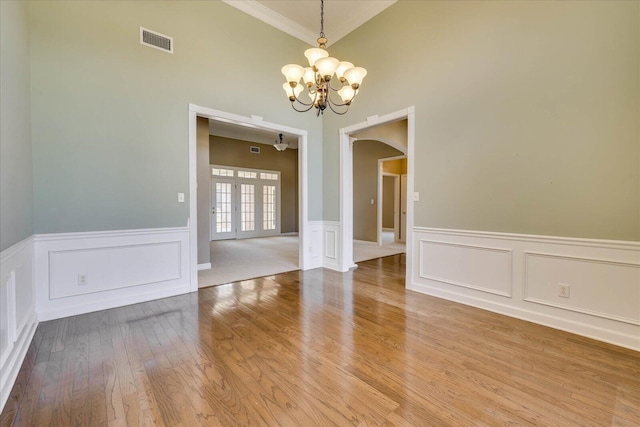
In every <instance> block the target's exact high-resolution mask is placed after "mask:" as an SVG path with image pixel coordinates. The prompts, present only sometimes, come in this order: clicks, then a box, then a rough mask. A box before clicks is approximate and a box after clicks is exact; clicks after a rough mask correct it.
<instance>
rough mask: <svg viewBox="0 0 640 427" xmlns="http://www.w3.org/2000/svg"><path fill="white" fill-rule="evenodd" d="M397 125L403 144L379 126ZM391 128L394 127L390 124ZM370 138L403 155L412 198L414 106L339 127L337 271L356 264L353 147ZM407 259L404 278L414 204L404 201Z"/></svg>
mask: <svg viewBox="0 0 640 427" xmlns="http://www.w3.org/2000/svg"><path fill="white" fill-rule="evenodd" d="M393 123H395V124H396V126H395V127H396V128H404V132H405V135H406V145H404V146H403V145H402V144H400V143H399V142H398V141H397V139H396V140H394V138H389V136H390V135H389V134H387V133H386V129H384V128H383V127H382V125H386V124H393ZM391 128H393V126H391ZM362 138H369V139H375V140H378V141H381V142H384V143H386V144H387V145H389V146H391V147H394V148H396V149H398V150H399V151H401V152H403V153H404V155H406V159H407V160H406V161H407V171H406V172H407V173H406V176H407V178H406V189H407V190H406V191H407V195H408V199H409V200H411V201H412V200H414V199H415V196H414V192H413V168H414V165H413V152H414V146H415V108H414V107H409V108H407V109H404V110H400V111H396V112H394V113H390V114H387V115H384V116H372V117H369V118H367V120H366V121H364V122H361V123H357V124H354V125H351V126H348V127H346V128H342V129H340V224H341V228H342V232H341V233H340V243H339V249H340V251H339V253H340V270H341V271H348V270H349V269H351V268H354V267H357V266H356V264H355V263H354V258H353V232H354V229H353V179H354V177H353V146H354V142H355V141H357V140H358V139H362ZM405 223H406V226H405V229H406V236H405V242H406V254H407V256H406V259H407V261H406V262H407V269H406V271H407V276H406V277H407V280H408V279H409V277H410V274H411V265H412V263H411V256H412V253H413V248H412V244H413V242H412V233H411V228H412V226H413V203H411V202H408V203H407V209H406V221H405Z"/></svg>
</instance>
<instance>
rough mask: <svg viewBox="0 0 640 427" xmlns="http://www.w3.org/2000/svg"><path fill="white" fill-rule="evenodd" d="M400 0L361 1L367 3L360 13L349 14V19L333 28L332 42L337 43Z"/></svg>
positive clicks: (363, 3)
mask: <svg viewBox="0 0 640 427" xmlns="http://www.w3.org/2000/svg"><path fill="white" fill-rule="evenodd" d="M397 1H398V0H384V1H382V0H378V1H368V2H361V3H362V5H366V8H361V9H359V10H358V13H352V14H348V16H349V19H348V20H347V21H345V22H344V23H343V24H342V25H340V26H339V27H336V28H333V29H332V30H331V39H330V40H331V42H332V44H333V43H336V42H337V41H338V40H340V39H342V38H343V37H345V36H346V35H347V34H349V33H350V32H352V31H353V30H355V29H356V28H358V27H360V26H361V25H362V24H364V23H365V22H367V21H368V20H370V19H371V18H373V17H374V16H376V15H377V14H379V13H380V12H382V11H383V10H385V9H386V8H388V7H389V6H391V5H392V4H394V3H396V2H397Z"/></svg>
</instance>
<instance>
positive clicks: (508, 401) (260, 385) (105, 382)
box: [0, 255, 640, 427]
mask: <svg viewBox="0 0 640 427" xmlns="http://www.w3.org/2000/svg"><path fill="white" fill-rule="evenodd" d="M405 268H406V263H405V260H404V256H403V255H400V256H393V257H387V258H383V259H378V260H372V261H368V262H363V263H360V264H359V267H358V268H357V269H356V270H354V271H350V272H347V273H338V272H335V271H330V270H323V269H316V270H310V271H305V272H301V271H294V272H290V273H284V274H280V275H276V276H269V277H265V278H260V279H254V280H247V281H242V282H237V283H233V284H228V285H222V286H218V287H213V288H206V289H200V290H199V291H198V292H197V293H193V294H188V295H181V296H177V297H172V298H166V299H162V300H156V301H150V302H145V303H141V304H134V305H130V306H126V307H120V308H117V309H113V310H105V311H100V312H96V313H89V314H85V315H81V316H74V317H70V318H66V319H59V320H55V321H50V322H43V323H41V324H40V325H39V326H38V328H37V330H36V332H35V335H34V339H33V341H32V343H31V345H30V347H29V351H28V353H27V357H26V358H25V361H24V363H23V366H22V368H21V370H20V373H19V374H18V380H17V381H16V384H15V386H14V388H13V390H12V392H11V395H10V397H9V401H8V403H7V405H6V406H5V408H4V410H3V412H2V414H0V426H2V427H5V426H7V427H8V426H32V425H33V426H41V425H42V426H45V425H52V426H67V425H77V426H100V425H105V426H113V427H116V426H118V427H119V426H197V425H203V426H225V427H226V426H236V425H237V426H245V425H246V426H250V425H256V426H271V425H273V426H305V427H307V426H308V427H311V426H328V425H337V426H362V427H365V426H432V425H433V426H510V425H513V426H562V427H564V426H611V425H615V426H637V425H640V354H639V353H638V352H634V351H631V350H627V349H623V348H620V347H616V346H613V345H610V344H605V343H601V342H597V341H594V340H590V339H588V338H584V337H579V336H576V335H573V334H570V333H567V332H562V331H557V330H554V329H551V328H547V327H544V326H540V325H536V324H532V323H529V322H524V321H520V320H517V319H513V318H509V317H506V316H501V315H498V314H495V313H491V312H488V311H484V310H479V309H475V308H472V307H468V306H464V305H460V304H456V303H453V302H451V301H444V300H440V299H437V298H433V297H429V296H426V295H421V294H418V293H414V292H411V291H407V290H406V289H405V288H404V273H405Z"/></svg>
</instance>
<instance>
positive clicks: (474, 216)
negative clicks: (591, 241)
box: [323, 1, 640, 241]
mask: <svg viewBox="0 0 640 427" xmlns="http://www.w3.org/2000/svg"><path fill="white" fill-rule="evenodd" d="M639 27H640V2H635V1H627V2H617V1H600V2H599V1H588V2H540V1H530V2H526V1H517V2H504V1H496V2H490V1H482V2H477V1H455V2H452V1H442V2H437V1H429V2H416V1H399V2H397V3H396V4H394V5H393V6H391V7H390V8H388V9H387V10H385V11H384V12H383V13H381V14H380V15H378V16H377V17H375V18H373V19H372V20H370V21H369V22H367V23H366V24H365V25H364V26H362V27H360V28H359V29H358V30H356V31H354V32H353V33H351V34H349V35H348V36H347V37H346V38H344V39H342V40H341V41H340V42H339V43H337V44H336V45H335V46H332V45H330V46H329V47H328V50H329V52H330V53H331V54H332V55H333V56H336V57H337V58H341V59H348V60H349V61H352V62H354V63H355V64H359V65H362V66H364V67H366V68H367V69H368V71H369V74H368V75H367V77H366V79H365V80H364V83H363V85H362V90H361V91H360V94H359V96H358V98H357V99H356V100H355V102H354V104H353V106H352V107H351V110H350V111H349V113H348V114H347V115H345V116H340V117H336V116H335V115H325V117H324V122H323V126H324V129H323V131H324V132H323V134H324V140H325V144H324V157H325V159H335V160H336V161H335V162H329V161H325V162H324V219H325V220H337V219H338V218H339V201H338V194H339V191H338V176H339V174H338V164H339V163H338V161H337V159H338V158H339V156H338V129H340V128H342V127H345V126H348V125H351V124H355V123H358V122H361V121H364V120H365V119H366V117H367V116H371V115H374V114H380V115H383V114H387V113H390V112H393V111H397V110H401V109H404V108H407V107H409V106H415V107H416V109H415V111H416V147H415V158H414V162H415V190H416V191H419V192H420V202H417V203H415V205H414V206H415V225H416V226H428V227H442V228H454V229H469V230H487V231H499V232H514V233H530V234H540V235H557V236H567V237H584V238H602V239H619V240H632V241H638V240H640V175H639V170H640V129H639V121H640V120H639V118H640V84H639V80H640V60H639V56H640V32H639ZM327 36H328V37H329V39H331V34H327Z"/></svg>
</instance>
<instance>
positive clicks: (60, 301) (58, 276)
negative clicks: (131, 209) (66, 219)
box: [34, 227, 190, 321]
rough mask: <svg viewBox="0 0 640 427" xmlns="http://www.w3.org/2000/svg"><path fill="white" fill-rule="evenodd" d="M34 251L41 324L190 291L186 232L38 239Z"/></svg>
mask: <svg viewBox="0 0 640 427" xmlns="http://www.w3.org/2000/svg"><path fill="white" fill-rule="evenodd" d="M34 246H35V265H36V269H35V278H36V295H37V304H36V307H37V312H38V319H39V320H40V321H43V320H51V319H57V318H61V317H67V316H72V315H76V314H81V313H88V312H91V311H97V310H104V309H108V308H113V307H120V306H123V305H128V304H134V303H138V302H142V301H149V300H153V299H158V298H164V297H168V296H173V295H178V294H183V293H187V292H189V291H190V274H189V229H188V227H180V228H162V229H144V230H127V231H105V232H88V233H64V234H48V235H36V236H35V237H34ZM81 276H84V278H85V279H86V280H85V283H82V282H83V280H82V279H81Z"/></svg>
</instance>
